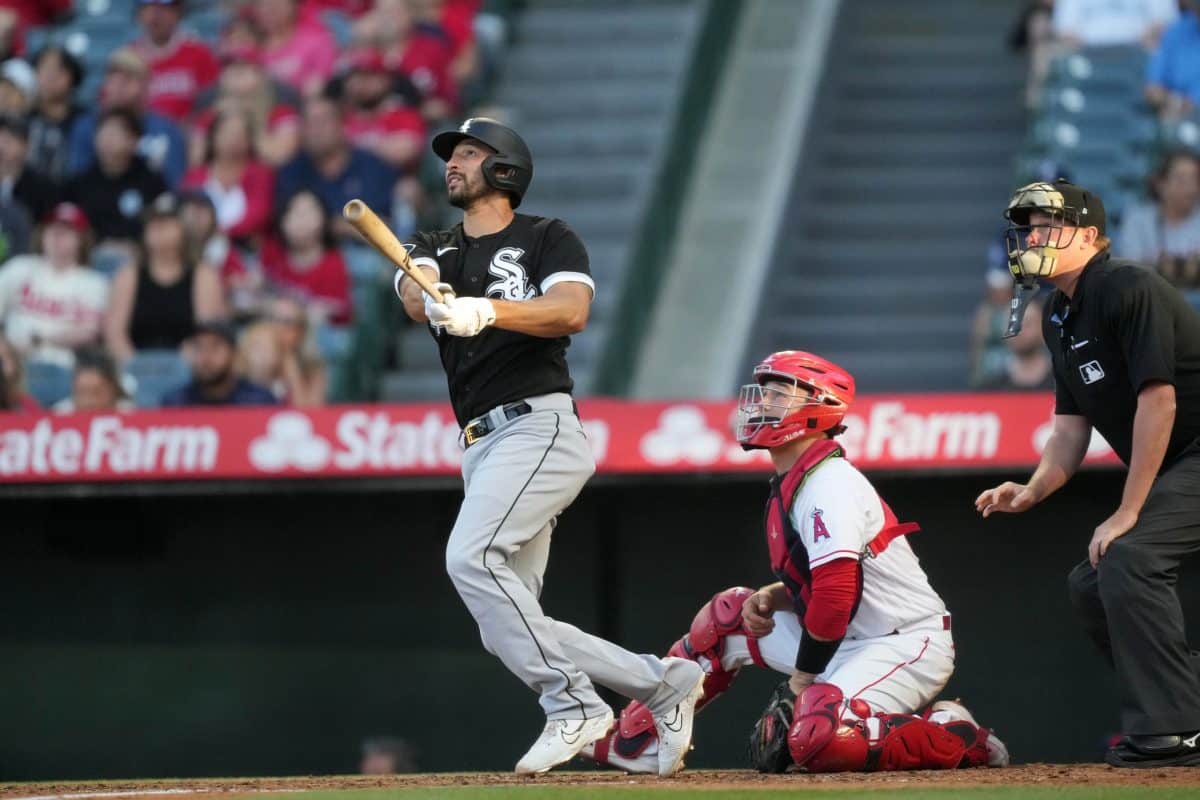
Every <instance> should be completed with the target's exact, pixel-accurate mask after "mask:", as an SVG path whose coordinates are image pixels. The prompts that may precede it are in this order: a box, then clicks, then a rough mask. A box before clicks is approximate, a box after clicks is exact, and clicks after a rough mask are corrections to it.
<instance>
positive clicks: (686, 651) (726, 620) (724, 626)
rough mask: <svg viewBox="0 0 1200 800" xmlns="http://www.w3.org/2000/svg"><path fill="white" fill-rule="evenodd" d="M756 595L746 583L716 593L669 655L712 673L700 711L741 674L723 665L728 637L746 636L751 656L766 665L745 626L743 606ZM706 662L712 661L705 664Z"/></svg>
mask: <svg viewBox="0 0 1200 800" xmlns="http://www.w3.org/2000/svg"><path fill="white" fill-rule="evenodd" d="M752 594H754V590H753V589H747V588H746V587H745V586H734V587H733V588H731V589H726V590H724V591H721V592H717V593H716V594H714V595H713V596H712V599H710V600H709V601H708V602H707V603H705V604H704V605H703V606H702V607H701V608H700V610H699V611H697V612H696V616H695V617H694V618H693V619H692V625H691V628H689V629H688V632H687V634H685V635H684V637H683V638H682V639H680V640H679V641H677V642H675V644H673V645H671V649H670V650H668V651H667V655H669V656H676V657H678V658H687V659H690V660H692V661H696V662H700V663H701V666H703V667H704V668H705V672H706V673H707V674H708V676H707V677H706V678H705V679H704V697H703V699H701V701H700V702H699V703H697V704H696V710H697V711H699V710H700V709H701V708H703V707H704V706H706V705H707V704H708V703H710V702H712V700H713V699H714V698H715V697H716V696H717V695H719V694H722V693H723V692H725V691H726V690H727V689H728V688H729V685H730V684H731V683H733V679H734V678H735V677H736V676H737V673H738V669H737V668H735V669H731V670H728V671H726V670H725V669H724V668H722V667H721V657H722V656H723V655H724V654H725V639H726V637H728V636H735V635H736V636H745V637H746V642H747V644H748V645H749V649H750V657H751V659H753V661H754V663H755V664H757V665H759V666H765V664H764V663H763V660H762V656H761V655H760V654H759V652H758V644H757V642H756V640H755V639H753V638H752V637H750V636H749V634H748V633H747V632H746V630H745V628H743V627H742V605H743V604H744V603H745V602H746V598H747V597H749V596H750V595H752ZM702 659H703V661H702ZM705 661H706V662H708V663H707V664H705V663H703V662H705Z"/></svg>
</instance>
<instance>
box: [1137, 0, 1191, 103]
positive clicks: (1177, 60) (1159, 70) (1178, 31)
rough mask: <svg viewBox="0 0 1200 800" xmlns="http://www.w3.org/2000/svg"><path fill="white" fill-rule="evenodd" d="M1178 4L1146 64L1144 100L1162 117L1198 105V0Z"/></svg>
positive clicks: (1184, 0) (1186, 0)
mask: <svg viewBox="0 0 1200 800" xmlns="http://www.w3.org/2000/svg"><path fill="white" fill-rule="evenodd" d="M1180 6H1181V7H1182V9H1183V11H1182V13H1181V14H1180V15H1179V19H1177V20H1176V21H1175V22H1174V24H1172V25H1171V26H1170V27H1169V28H1167V30H1166V31H1165V32H1164V33H1163V35H1162V38H1161V39H1160V40H1159V43H1158V49H1157V50H1155V51H1154V53H1153V55H1151V56H1150V61H1149V63H1148V64H1147V65H1146V100H1147V101H1148V102H1149V103H1150V105H1151V106H1153V107H1154V108H1156V109H1157V110H1158V111H1159V113H1160V114H1162V115H1163V116H1164V117H1180V116H1186V115H1187V114H1190V113H1192V112H1193V111H1195V110H1196V106H1197V105H1200V0H1181V2H1180Z"/></svg>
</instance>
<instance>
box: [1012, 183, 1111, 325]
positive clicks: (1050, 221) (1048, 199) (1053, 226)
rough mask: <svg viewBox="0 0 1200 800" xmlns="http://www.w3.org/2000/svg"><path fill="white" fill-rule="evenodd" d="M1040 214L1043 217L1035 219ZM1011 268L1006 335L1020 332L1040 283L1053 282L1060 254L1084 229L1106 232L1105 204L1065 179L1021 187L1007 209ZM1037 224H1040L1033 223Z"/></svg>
mask: <svg viewBox="0 0 1200 800" xmlns="http://www.w3.org/2000/svg"><path fill="white" fill-rule="evenodd" d="M1035 213H1038V214H1041V215H1043V216H1044V219H1043V218H1039V219H1037V220H1034V219H1033V215H1034V214H1035ZM1004 217H1005V219H1007V220H1008V223H1009V224H1008V229H1007V230H1006V231H1005V232H1004V239H1005V244H1006V249H1007V251H1008V269H1009V272H1011V273H1012V275H1013V280H1014V281H1015V285H1014V286H1013V300H1012V306H1011V309H1010V312H1009V318H1008V328H1007V330H1006V331H1005V332H1004V337H1005V338H1008V337H1010V336H1016V335H1017V333H1018V332H1019V331H1020V330H1021V321H1022V319H1023V318H1024V316H1025V306H1026V305H1027V304H1028V303H1029V300H1030V298H1032V297H1033V295H1034V294H1035V293H1036V292H1037V279H1038V278H1049V277H1051V276H1052V275H1053V274H1054V270H1055V268H1056V267H1057V266H1058V258H1059V254H1060V253H1062V252H1063V251H1064V250H1066V249H1067V248H1068V247H1070V246H1071V244H1072V243H1073V242H1074V241H1075V237H1076V236H1077V235H1079V229H1080V228H1086V227H1094V228H1096V229H1097V230H1098V231H1099V232H1100V233H1101V234H1103V233H1104V205H1103V204H1102V203H1101V202H1100V198H1099V197H1097V196H1096V195H1094V194H1092V193H1091V192H1089V191H1087V190H1086V189H1083V188H1081V187H1079V186H1075V185H1074V184H1071V183H1067V182H1066V181H1064V180H1058V181H1055V182H1054V183H1046V182H1043V181H1038V182H1035V183H1030V184H1028V185H1026V186H1022V187H1021V188H1020V189H1017V191H1016V192H1015V193H1014V194H1013V196H1012V199H1011V200H1009V202H1008V208H1007V209H1005V211H1004ZM1035 222H1036V224H1034V223H1035Z"/></svg>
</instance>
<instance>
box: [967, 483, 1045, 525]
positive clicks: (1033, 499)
mask: <svg viewBox="0 0 1200 800" xmlns="http://www.w3.org/2000/svg"><path fill="white" fill-rule="evenodd" d="M1037 500H1038V499H1037V496H1036V495H1035V494H1034V493H1033V490H1032V489H1030V488H1029V486H1028V485H1026V484H1020V483H1013V482H1012V481H1006V482H1004V483H1002V484H1000V485H999V486H997V487H996V488H994V489H988V490H987V491H986V492H984V493H983V494H981V495H979V497H977V498H975V510H976V511H978V512H979V513H980V514H983V516H984V518H987V517H989V516H991V515H992V514H994V513H996V512H997V511H1004V512H1007V513H1010V514H1017V513H1020V512H1022V511H1028V510H1029V509H1031V508H1033V506H1034V505H1035V504H1036V503H1037Z"/></svg>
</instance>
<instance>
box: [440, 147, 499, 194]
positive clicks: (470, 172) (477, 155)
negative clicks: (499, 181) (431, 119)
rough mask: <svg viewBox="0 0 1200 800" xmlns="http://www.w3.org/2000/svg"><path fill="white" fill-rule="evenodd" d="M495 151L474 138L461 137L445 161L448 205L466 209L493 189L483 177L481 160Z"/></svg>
mask: <svg viewBox="0 0 1200 800" xmlns="http://www.w3.org/2000/svg"><path fill="white" fill-rule="evenodd" d="M495 152H496V151H495V150H493V149H492V148H490V147H488V146H487V145H485V144H484V143H483V142H480V141H478V140H476V139H463V140H462V141H461V142H459V143H458V145H457V146H455V148H454V152H453V153H451V154H450V160H449V161H447V162H446V194H447V195H448V196H449V199H450V205H452V206H454V207H455V208H461V209H464V210H465V209H468V208H470V207H471V206H472V205H474V204H475V203H476V202H477V201H478V200H480V199H481V198H483V197H485V196H486V195H487V194H488V193H489V192H491V191H494V190H493V189H492V187H490V186H488V184H487V181H485V180H484V179H483V162H484V160H486V159H487V157H488V156H490V155H492V154H494V153H495Z"/></svg>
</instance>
